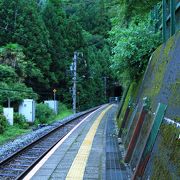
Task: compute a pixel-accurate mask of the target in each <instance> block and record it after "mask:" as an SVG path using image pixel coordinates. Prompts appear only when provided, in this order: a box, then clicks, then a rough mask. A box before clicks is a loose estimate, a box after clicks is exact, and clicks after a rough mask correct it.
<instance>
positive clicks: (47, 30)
mask: <svg viewBox="0 0 180 180" xmlns="http://www.w3.org/2000/svg"><path fill="white" fill-rule="evenodd" d="M106 6H107V2H105V1H103V0H99V1H95V0H93V1H92V2H88V1H77V0H73V1H71V2H70V3H69V1H61V0H49V1H46V0H43V1H42V0H37V1H36V0H29V1H26V0H0V46H1V49H0V70H1V71H0V78H1V84H0V88H1V90H0V91H1V92H2V93H1V94H0V101H1V103H4V102H5V101H6V100H7V97H10V98H11V100H12V101H16V100H21V99H23V98H36V97H37V96H36V94H35V93H33V91H35V92H36V93H37V94H39V95H40V96H39V97H40V99H41V100H44V99H49V98H51V96H52V95H53V93H52V90H53V89H54V88H56V89H57V90H58V91H57V94H58V96H57V97H58V98H59V100H60V101H64V102H66V103H68V104H71V99H72V95H71V91H70V90H69V89H70V87H72V76H71V73H70V72H69V67H70V65H71V63H72V57H73V53H74V51H78V52H80V53H81V54H83V56H82V57H79V58H78V72H77V73H78V81H77V87H78V89H77V91H78V107H79V108H80V109H81V110H82V109H85V108H88V107H90V106H94V105H97V104H100V103H103V102H104V101H105V99H106V97H105V93H104V91H105V85H104V78H105V77H108V78H109V80H111V82H109V85H110V84H112V83H113V77H112V72H111V70H109V66H110V54H111V53H110V51H111V49H110V44H109V43H108V41H107V38H108V36H109V35H108V31H109V30H110V29H111V23H110V18H109V16H108V10H107V8H106ZM12 87H13V88H12ZM29 87H31V88H32V89H31V88H29ZM9 89H10V90H11V91H10V90H9ZM14 90H18V91H14ZM20 90H21V91H20ZM22 90H23V91H22ZM89 97H91V98H89ZM80 109H79V110H80Z"/></svg>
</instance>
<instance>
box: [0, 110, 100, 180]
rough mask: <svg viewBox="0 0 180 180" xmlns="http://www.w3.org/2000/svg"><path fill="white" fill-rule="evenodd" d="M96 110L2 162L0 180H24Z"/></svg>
mask: <svg viewBox="0 0 180 180" xmlns="http://www.w3.org/2000/svg"><path fill="white" fill-rule="evenodd" d="M96 109H97V108H95V109H91V110H89V111H87V112H86V113H84V114H82V115H80V116H79V117H76V118H74V119H72V120H70V121H68V122H65V123H64V124H61V125H59V126H58V127H56V128H55V129H53V130H52V131H50V132H49V133H47V134H46V135H44V136H43V137H41V138H39V139H38V140H36V141H34V142H33V143H31V144H29V145H27V146H25V147H24V148H23V149H21V150H19V151H18V152H15V153H14V154H12V155H11V156H10V157H8V158H7V159H5V160H3V161H2V162H0V180H12V179H16V180H17V179H22V178H23V177H24V176H25V175H26V174H27V173H28V172H29V171H30V170H31V169H32V168H33V167H34V166H35V165H36V164H37V163H38V162H39V161H40V160H41V159H42V158H43V157H44V156H45V155H46V154H47V153H48V152H49V151H50V150H51V149H52V148H53V147H54V146H55V145H56V144H57V143H58V142H59V141H60V140H61V139H62V138H63V137H64V136H65V135H66V134H68V132H69V131H71V129H73V128H74V127H75V126H76V125H77V124H78V123H80V122H81V120H82V119H83V118H84V117H85V116H87V115H88V114H89V113H91V112H93V111H95V110H96Z"/></svg>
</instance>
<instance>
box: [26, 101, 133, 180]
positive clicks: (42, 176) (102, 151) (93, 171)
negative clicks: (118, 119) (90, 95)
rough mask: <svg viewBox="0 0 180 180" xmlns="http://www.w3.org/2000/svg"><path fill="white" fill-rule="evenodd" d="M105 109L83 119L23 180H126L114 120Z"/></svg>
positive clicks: (114, 107)
mask: <svg viewBox="0 0 180 180" xmlns="http://www.w3.org/2000/svg"><path fill="white" fill-rule="evenodd" d="M116 112H117V105H115V104H114V105H107V106H104V107H102V108H100V109H98V110H96V111H95V112H93V113H91V114H90V115H89V116H88V117H87V118H85V119H84V120H83V121H82V122H81V124H79V125H78V126H77V127H75V128H74V129H73V130H72V131H71V132H70V133H69V134H68V135H67V136H66V137H64V138H63V139H62V140H61V141H60V142H59V143H58V144H57V145H56V146H55V147H54V148H53V149H52V150H51V151H50V152H49V153H48V154H47V155H46V156H45V157H44V158H43V159H42V160H41V161H40V162H39V163H38V164H37V165H36V166H35V167H34V168H33V169H32V171H31V172H30V173H29V174H28V175H27V176H26V177H25V178H24V179H25V180H28V179H32V180H47V179H52V180H61V179H62V180H64V179H66V180H80V179H87V180H95V179H107V180H128V179H130V178H129V173H128V169H127V167H126V166H125V165H124V164H123V160H122V159H123V158H122V155H123V150H122V149H119V144H118V138H117V131H116V127H115V116H116Z"/></svg>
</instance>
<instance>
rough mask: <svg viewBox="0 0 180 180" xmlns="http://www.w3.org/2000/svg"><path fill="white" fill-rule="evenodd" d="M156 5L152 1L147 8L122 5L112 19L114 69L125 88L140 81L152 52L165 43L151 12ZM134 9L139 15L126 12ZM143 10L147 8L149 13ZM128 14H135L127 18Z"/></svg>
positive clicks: (131, 2)
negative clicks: (130, 7)
mask: <svg viewBox="0 0 180 180" xmlns="http://www.w3.org/2000/svg"><path fill="white" fill-rule="evenodd" d="M155 3H157V1H150V2H149V4H148V5H147V4H146V5H144V7H143V3H140V1H135V0H134V1H130V2H125V1H121V2H120V4H119V6H116V7H114V8H115V9H116V10H117V9H119V10H120V11H119V12H118V13H116V15H115V17H113V18H112V29H111V31H110V41H111V43H112V46H113V49H112V53H113V55H112V62H113V65H112V67H113V69H115V71H116V75H117V76H118V78H119V81H120V83H121V84H122V85H123V86H127V85H128V84H130V83H131V82H133V81H135V82H136V81H139V80H140V78H141V77H142V75H143V74H144V72H145V70H146V67H147V63H148V61H149V58H150V56H151V54H152V52H153V51H154V50H155V49H156V48H157V46H158V45H159V44H160V43H161V35H160V32H159V31H157V30H156V28H155V26H156V19H153V17H152V12H150V10H148V8H149V7H151V8H152V5H154V4H155ZM131 5H133V6H132V7H133V8H134V10H135V14H136V15H135V14H134V11H133V10H132V9H131V11H129V10H128V11H127V9H126V8H127V7H129V6H131ZM138 7H139V8H141V10H140V9H138ZM143 8H147V11H145V10H144V9H143ZM128 12H129V13H130V12H131V14H129V15H127V13H128ZM140 12H144V13H143V14H141V13H140ZM128 16H129V17H128Z"/></svg>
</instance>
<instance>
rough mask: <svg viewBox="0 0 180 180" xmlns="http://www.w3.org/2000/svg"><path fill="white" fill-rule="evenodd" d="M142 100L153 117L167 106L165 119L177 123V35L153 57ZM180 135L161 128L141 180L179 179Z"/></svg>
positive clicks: (172, 128)
mask: <svg viewBox="0 0 180 180" xmlns="http://www.w3.org/2000/svg"><path fill="white" fill-rule="evenodd" d="M143 97H148V98H150V101H151V111H152V113H153V112H155V110H156V108H157V105H158V103H159V102H161V103H164V104H167V105H168V107H167V110H166V114H165V116H166V117H167V118H170V119H172V120H175V121H178V122H179V121H180V31H179V32H177V33H176V34H175V35H174V36H173V37H171V38H170V39H169V40H168V41H167V42H166V43H165V44H163V45H161V46H160V47H159V48H157V50H156V51H155V52H154V53H153V55H152V58H151V61H150V63H149V66H148V69H147V72H146V74H145V76H144V80H143V83H142V86H141V89H140V91H139V95H138V100H139V103H142V98H143ZM179 134H180V129H179V128H177V127H175V125H168V124H165V122H164V123H163V124H162V125H161V128H160V131H159V135H158V138H157V140H156V143H155V146H154V148H153V151H152V155H151V158H150V160H149V162H148V165H147V167H146V170H145V174H144V177H143V179H148V178H150V179H157V180H158V179H165V180H166V179H167V180H171V179H172V180H175V179H179V178H180V161H179V160H180V140H178V136H179Z"/></svg>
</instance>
